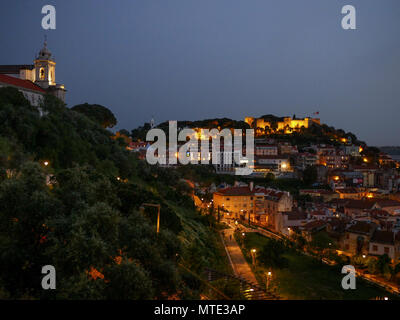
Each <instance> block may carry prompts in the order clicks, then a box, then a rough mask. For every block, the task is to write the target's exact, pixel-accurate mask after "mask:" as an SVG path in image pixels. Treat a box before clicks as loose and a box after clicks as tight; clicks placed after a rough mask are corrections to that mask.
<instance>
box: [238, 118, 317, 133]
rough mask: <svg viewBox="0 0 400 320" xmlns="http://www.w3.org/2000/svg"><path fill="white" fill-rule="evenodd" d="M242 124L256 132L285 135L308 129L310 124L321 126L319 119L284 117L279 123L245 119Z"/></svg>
mask: <svg viewBox="0 0 400 320" xmlns="http://www.w3.org/2000/svg"><path fill="white" fill-rule="evenodd" d="M244 122H246V123H247V124H249V125H250V127H251V128H253V129H256V132H258V131H264V132H265V131H266V129H267V130H268V129H269V130H271V131H280V130H282V131H284V132H285V133H291V132H293V131H296V130H299V129H301V128H302V127H304V128H309V127H310V126H311V124H313V123H316V124H321V122H320V119H319V118H308V117H306V118H302V119H297V118H296V119H295V118H291V117H284V118H283V120H280V121H276V122H275V121H266V120H265V119H264V118H253V117H246V118H245V119H244Z"/></svg>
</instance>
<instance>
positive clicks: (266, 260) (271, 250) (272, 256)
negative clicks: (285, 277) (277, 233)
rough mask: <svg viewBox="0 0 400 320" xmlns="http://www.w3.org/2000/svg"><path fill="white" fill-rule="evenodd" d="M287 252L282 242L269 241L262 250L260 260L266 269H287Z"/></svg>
mask: <svg viewBox="0 0 400 320" xmlns="http://www.w3.org/2000/svg"><path fill="white" fill-rule="evenodd" d="M286 250H287V249H286V246H285V245H284V244H283V243H282V242H281V241H278V240H273V239H269V240H268V242H267V243H266V244H265V245H264V247H263V248H262V249H261V251H260V254H259V256H258V260H259V261H260V262H261V263H262V264H264V266H266V267H271V268H286V267H287V266H288V260H287V259H286V258H285V257H284V256H283V254H284V253H285V251H286Z"/></svg>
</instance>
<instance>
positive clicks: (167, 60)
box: [0, 0, 400, 146]
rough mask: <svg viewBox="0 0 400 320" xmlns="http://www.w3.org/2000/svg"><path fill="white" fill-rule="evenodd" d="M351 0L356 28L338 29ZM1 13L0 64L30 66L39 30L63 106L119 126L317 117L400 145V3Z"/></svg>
mask: <svg viewBox="0 0 400 320" xmlns="http://www.w3.org/2000/svg"><path fill="white" fill-rule="evenodd" d="M45 4H52V5H55V7H56V9H57V29H56V30H54V31H45V30H43V29H42V28H41V19H42V17H43V15H42V14H41V8H42V6H43V5H45ZM347 4H351V5H353V6H355V7H356V10H357V30H343V29H342V28H341V18H342V14H341V8H342V6H344V5H347ZM0 13H1V19H0V30H1V31H0V35H1V50H0V64H31V63H33V58H34V56H35V54H36V53H37V52H38V51H39V50H40V49H41V47H42V44H43V38H44V34H47V35H48V47H49V49H50V50H51V51H52V53H53V54H54V55H55V58H56V62H57V69H56V80H57V82H58V83H64V84H65V85H66V88H67V90H68V92H67V103H68V106H69V107H71V106H73V105H75V104H78V103H84V102H88V103H98V104H102V105H104V106H107V107H108V108H110V109H111V110H112V111H113V112H114V114H115V115H116V117H117V119H118V121H119V123H118V128H126V129H128V130H131V129H133V128H135V127H137V126H139V125H142V124H143V123H144V122H149V121H150V119H151V117H152V116H154V118H155V120H156V123H159V122H162V121H165V120H175V119H176V120H200V119H205V118H216V117H229V118H234V119H237V120H242V119H243V118H244V117H245V116H256V117H257V116H261V115H264V114H275V115H278V116H285V115H287V116H292V115H293V114H296V116H297V117H303V116H307V115H308V116H310V115H312V113H313V112H315V111H319V112H320V117H321V121H322V122H323V123H327V124H328V125H332V126H335V127H337V128H342V129H344V130H346V131H352V132H353V133H355V134H356V135H357V136H358V137H359V138H360V139H361V140H364V141H366V142H367V143H369V144H371V145H378V146H380V145H400V128H399V125H398V123H399V118H400V79H399V78H400V1H399V0H381V1H380V0H346V1H342V0H290V1H289V0H274V1H270V0H141V1H139V0H113V1H111V0H109V1H106V0H68V1H65V0H64V1H54V0H46V1H39V0H38V1H35V0H31V1H27V0H24V1H23V0H1V2H0Z"/></svg>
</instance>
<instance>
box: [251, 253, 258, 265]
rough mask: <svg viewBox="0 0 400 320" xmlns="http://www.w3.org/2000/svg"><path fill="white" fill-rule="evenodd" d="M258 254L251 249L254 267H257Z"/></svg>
mask: <svg viewBox="0 0 400 320" xmlns="http://www.w3.org/2000/svg"><path fill="white" fill-rule="evenodd" d="M256 253H257V250H256V249H251V257H252V260H253V266H256Z"/></svg>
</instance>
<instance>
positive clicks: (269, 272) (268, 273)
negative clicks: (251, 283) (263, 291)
mask: <svg viewBox="0 0 400 320" xmlns="http://www.w3.org/2000/svg"><path fill="white" fill-rule="evenodd" d="M271 277H272V272H271V271H268V272H267V291H268V288H269V282H270V280H271Z"/></svg>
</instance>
